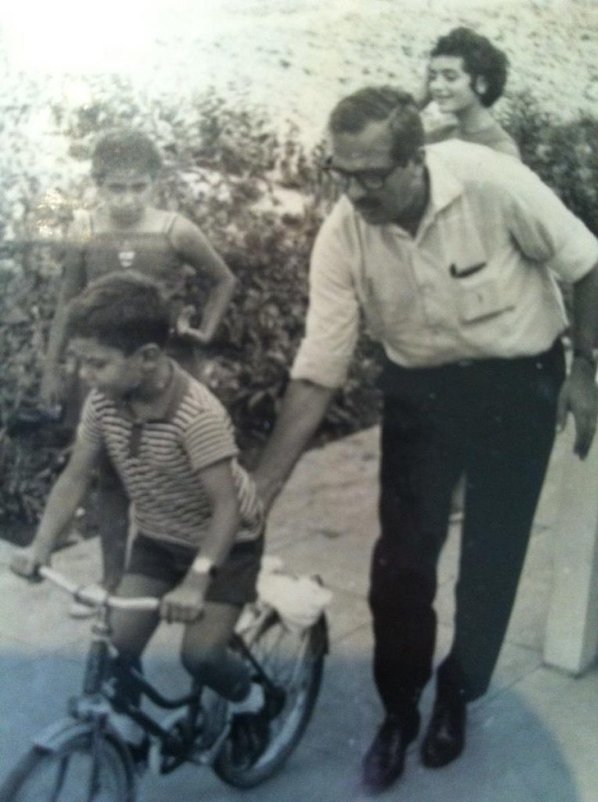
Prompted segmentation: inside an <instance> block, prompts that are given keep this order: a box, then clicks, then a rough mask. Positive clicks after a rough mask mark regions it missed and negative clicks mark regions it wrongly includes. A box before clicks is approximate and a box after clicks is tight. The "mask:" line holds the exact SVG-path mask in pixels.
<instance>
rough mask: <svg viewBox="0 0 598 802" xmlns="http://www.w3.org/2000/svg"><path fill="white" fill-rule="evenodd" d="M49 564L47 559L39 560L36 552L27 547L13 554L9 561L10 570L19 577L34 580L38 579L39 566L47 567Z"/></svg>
mask: <svg viewBox="0 0 598 802" xmlns="http://www.w3.org/2000/svg"><path fill="white" fill-rule="evenodd" d="M49 562H50V560H49V559H46V560H43V559H41V558H40V555H39V554H38V552H37V551H36V550H35V549H33V548H32V547H31V546H29V547H27V548H25V549H19V550H18V551H15V552H14V554H13V555H12V557H11V560H10V568H11V570H12V571H13V572H14V573H15V574H18V575H19V576H23V577H25V578H26V579H34V578H39V576H38V568H39V567H40V565H48V564H49Z"/></svg>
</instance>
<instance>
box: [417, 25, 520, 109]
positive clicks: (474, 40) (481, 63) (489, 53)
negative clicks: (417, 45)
mask: <svg viewBox="0 0 598 802" xmlns="http://www.w3.org/2000/svg"><path fill="white" fill-rule="evenodd" d="M436 56H457V57H459V58H461V59H463V69H464V70H465V72H468V73H469V74H470V75H471V79H472V86H473V87H474V89H475V81H476V79H477V78H483V79H484V80H485V82H486V84H487V86H486V90H485V91H484V92H477V90H476V94H477V95H478V97H479V98H480V103H481V104H482V105H483V106H491V105H492V104H493V103H495V102H496V101H497V100H498V98H499V97H500V96H501V95H502V93H503V90H504V88H505V84H506V82H507V70H508V67H509V60H508V58H507V56H506V55H505V53H503V51H502V50H499V49H498V48H497V47H495V46H494V45H493V44H492V42H491V41H490V40H489V39H487V38H486V37H485V36H480V34H478V33H476V32H475V31H472V30H471V28H455V29H454V30H452V31H451V32H450V33H448V34H447V35H446V36H441V37H440V39H438V41H437V42H436V44H435V45H434V49H433V50H432V52H431V53H430V58H435V57H436Z"/></svg>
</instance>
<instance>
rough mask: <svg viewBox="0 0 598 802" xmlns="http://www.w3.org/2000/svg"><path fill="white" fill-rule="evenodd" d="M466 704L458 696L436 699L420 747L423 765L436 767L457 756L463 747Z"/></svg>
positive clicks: (446, 763) (444, 764)
mask: <svg viewBox="0 0 598 802" xmlns="http://www.w3.org/2000/svg"><path fill="white" fill-rule="evenodd" d="M466 721H467V705H466V703H465V702H464V701H463V699H461V698H459V697H458V696H454V697H451V698H450V699H442V698H438V699H436V703H435V705H434V710H433V712H432V719H431V720H430V724H429V726H428V731H427V732H426V735H425V737H424V740H423V743H422V747H421V757H422V762H423V764H424V766H427V767H428V768H430V769H438V768H441V767H442V766H446V765H448V764H449V763H451V762H452V761H453V760H455V759H456V758H458V757H459V755H460V754H461V752H462V751H463V748H464V747H465V725H466Z"/></svg>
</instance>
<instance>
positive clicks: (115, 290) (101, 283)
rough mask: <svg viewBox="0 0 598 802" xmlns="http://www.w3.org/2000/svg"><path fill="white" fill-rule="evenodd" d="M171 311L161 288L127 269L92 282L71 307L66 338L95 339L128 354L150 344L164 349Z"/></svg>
mask: <svg viewBox="0 0 598 802" xmlns="http://www.w3.org/2000/svg"><path fill="white" fill-rule="evenodd" d="M169 331H170V315H169V308H168V304H167V302H166V300H165V298H164V297H163V296H162V293H161V291H160V288H159V287H158V285H157V284H156V283H155V282H153V281H151V280H150V279H148V278H146V277H145V276H142V275H141V274H140V273H136V272H135V271H133V270H127V271H124V272H122V273H110V274H109V275H107V276H103V277H102V278H100V279H98V280H97V281H94V282H92V283H91V284H90V285H89V286H88V287H87V288H86V289H85V290H84V291H83V292H82V293H81V295H79V297H78V298H76V299H75V300H73V301H72V302H71V304H70V306H69V310H68V319H67V335H68V337H69V339H70V338H72V337H85V338H93V339H95V340H98V342H101V343H102V344H103V345H107V346H110V347H111V348H118V350H119V351H122V352H123V353H125V354H127V355H129V354H132V353H134V352H135V351H136V350H137V349H138V348H141V346H143V345H147V344H148V343H153V344H155V345H158V346H160V348H162V347H164V345H165V344H166V341H167V340H168V335H169Z"/></svg>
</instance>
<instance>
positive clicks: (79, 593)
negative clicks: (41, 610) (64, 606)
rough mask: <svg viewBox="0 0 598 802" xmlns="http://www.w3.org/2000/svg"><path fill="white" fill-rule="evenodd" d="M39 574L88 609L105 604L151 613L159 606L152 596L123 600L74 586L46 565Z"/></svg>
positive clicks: (119, 597)
mask: <svg viewBox="0 0 598 802" xmlns="http://www.w3.org/2000/svg"><path fill="white" fill-rule="evenodd" d="M39 574H40V576H42V577H43V578H44V579H49V580H50V582H53V583H54V584H55V585H57V586H58V587H59V588H62V590H65V591H66V592H67V593H69V594H70V595H71V596H73V597H74V598H75V599H77V601H80V602H82V603H83V604H87V605H88V606H89V607H97V606H99V605H101V604H107V605H108V607H112V608H118V609H119V610H138V611H140V612H141V611H152V610H157V609H158V607H159V606H160V599H157V598H155V597H154V596H145V597H144V596H138V597H135V598H124V597H121V596H111V595H110V594H109V593H108V591H106V590H104V589H103V588H98V587H87V588H86V587H85V586H81V585H77V584H75V583H74V582H73V581H72V580H70V579H68V578H67V577H66V576H64V575H63V574H61V573H60V572H59V571H56V570H55V569H54V568H50V567H49V566H47V565H41V566H40V567H39Z"/></svg>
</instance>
